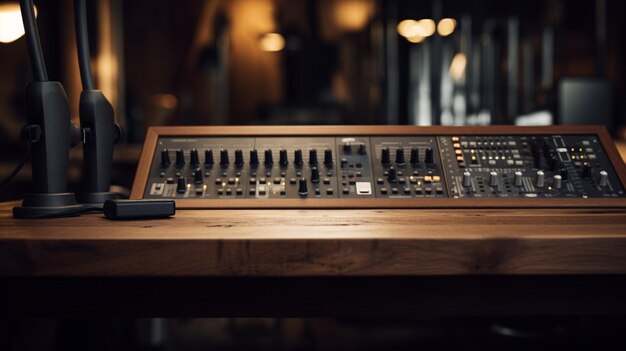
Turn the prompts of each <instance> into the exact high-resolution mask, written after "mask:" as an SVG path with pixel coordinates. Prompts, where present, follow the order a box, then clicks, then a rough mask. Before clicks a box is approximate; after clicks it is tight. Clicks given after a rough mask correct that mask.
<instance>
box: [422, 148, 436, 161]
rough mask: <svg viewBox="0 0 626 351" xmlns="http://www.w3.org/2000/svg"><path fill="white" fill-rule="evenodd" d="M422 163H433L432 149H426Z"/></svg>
mask: <svg viewBox="0 0 626 351" xmlns="http://www.w3.org/2000/svg"><path fill="white" fill-rule="evenodd" d="M424 162H426V163H428V164H431V163H434V162H435V154H434V152H433V149H432V148H430V147H429V148H426V156H424Z"/></svg>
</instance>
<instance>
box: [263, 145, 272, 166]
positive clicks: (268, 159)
mask: <svg viewBox="0 0 626 351" xmlns="http://www.w3.org/2000/svg"><path fill="white" fill-rule="evenodd" d="M263 164H264V165H265V167H272V165H273V164H274V158H273V157H272V150H270V149H267V150H265V158H264V161H263Z"/></svg>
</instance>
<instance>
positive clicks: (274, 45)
mask: <svg viewBox="0 0 626 351" xmlns="http://www.w3.org/2000/svg"><path fill="white" fill-rule="evenodd" d="M259 44H260V45H261V50H263V51H268V52H277V51H281V50H282V49H284V48H285V38H284V37H283V36H282V35H280V34H279V33H267V34H264V35H262V36H261V38H260V39H259Z"/></svg>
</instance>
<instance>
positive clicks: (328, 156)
mask: <svg viewBox="0 0 626 351" xmlns="http://www.w3.org/2000/svg"><path fill="white" fill-rule="evenodd" d="M324 165H326V167H331V166H332V165H333V150H331V149H326V150H324Z"/></svg>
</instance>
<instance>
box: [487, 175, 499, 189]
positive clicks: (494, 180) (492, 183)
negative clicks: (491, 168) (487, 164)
mask: <svg viewBox="0 0 626 351" xmlns="http://www.w3.org/2000/svg"><path fill="white" fill-rule="evenodd" d="M489 186H491V187H496V186H498V172H491V173H489Z"/></svg>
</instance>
